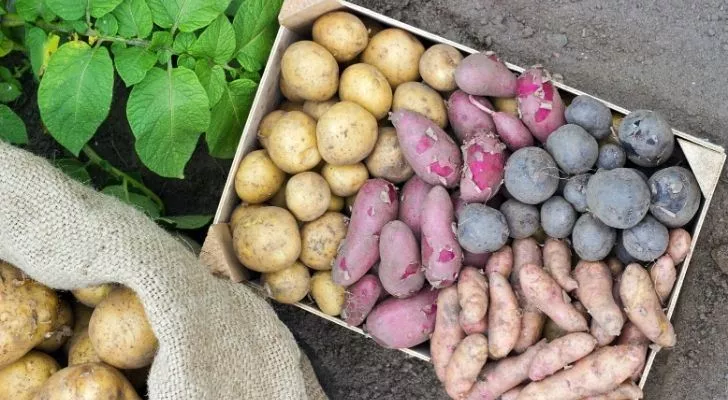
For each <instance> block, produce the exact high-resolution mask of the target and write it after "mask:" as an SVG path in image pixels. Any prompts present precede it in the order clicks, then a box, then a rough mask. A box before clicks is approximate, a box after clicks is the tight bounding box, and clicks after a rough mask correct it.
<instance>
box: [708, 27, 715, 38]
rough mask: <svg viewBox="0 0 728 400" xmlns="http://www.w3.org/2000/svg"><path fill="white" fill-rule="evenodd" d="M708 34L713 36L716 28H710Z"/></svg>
mask: <svg viewBox="0 0 728 400" xmlns="http://www.w3.org/2000/svg"><path fill="white" fill-rule="evenodd" d="M708 36H710V37H713V36H715V29H712V28H711V29H708Z"/></svg>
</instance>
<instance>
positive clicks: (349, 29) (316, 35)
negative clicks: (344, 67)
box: [311, 11, 369, 62]
mask: <svg viewBox="0 0 728 400" xmlns="http://www.w3.org/2000/svg"><path fill="white" fill-rule="evenodd" d="M311 34H312V36H313V41H314V42H316V43H318V44H320V45H321V46H324V47H325V48H326V50H328V51H329V52H330V53H331V54H332V55H333V56H334V58H335V59H336V61H338V62H346V61H349V60H352V59H354V58H355V57H356V56H358V55H359V53H361V52H362V51H363V50H364V49H365V48H366V47H367V43H369V34H368V32H367V28H366V26H364V23H363V22H362V21H361V20H360V19H359V18H357V17H356V16H355V15H354V14H350V13H348V12H343V11H334V12H330V13H328V14H324V15H322V16H320V17H319V18H318V19H316V21H315V22H314V23H313V28H312V29H311Z"/></svg>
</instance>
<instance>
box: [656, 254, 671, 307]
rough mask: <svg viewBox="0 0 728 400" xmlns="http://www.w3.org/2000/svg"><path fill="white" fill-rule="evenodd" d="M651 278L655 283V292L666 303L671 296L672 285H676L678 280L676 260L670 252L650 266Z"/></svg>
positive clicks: (661, 301) (663, 303)
mask: <svg viewBox="0 0 728 400" xmlns="http://www.w3.org/2000/svg"><path fill="white" fill-rule="evenodd" d="M650 278H651V279H652V284H653V285H655V292H657V297H659V298H660V303H661V304H662V305H665V304H666V302H667V299H668V298H669V297H670V292H672V287H673V286H675V280H677V270H676V269H675V262H674V261H673V260H672V257H670V255H669V254H665V255H663V256H662V257H660V258H658V259H657V261H655V263H654V264H652V265H651V266H650Z"/></svg>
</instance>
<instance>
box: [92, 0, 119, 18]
mask: <svg viewBox="0 0 728 400" xmlns="http://www.w3.org/2000/svg"><path fill="white" fill-rule="evenodd" d="M121 1H122V0H88V2H89V4H88V7H89V8H90V10H89V12H90V13H91V16H92V17H94V18H101V17H103V16H104V15H106V14H108V13H110V12H111V11H113V10H114V9H115V8H116V7H117V6H118V5H119V4H121Z"/></svg>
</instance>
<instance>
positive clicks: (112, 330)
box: [88, 287, 159, 369]
mask: <svg viewBox="0 0 728 400" xmlns="http://www.w3.org/2000/svg"><path fill="white" fill-rule="evenodd" d="M88 334H89V337H90V338H91V344H92V345H93V348H94V349H95V350H96V354H98V355H99V357H100V358H101V360H103V361H104V362H105V363H107V364H109V365H111V366H114V367H116V368H122V369H133V368H141V367H145V366H147V365H149V364H151V363H152V360H154V356H155V355H156V353H157V348H158V346H159V343H158V342H157V338H156V336H154V332H153V331H152V326H151V325H150V324H149V320H148V319H147V314H146V313H145V312H144V306H143V305H142V302H141V301H140V300H139V298H138V297H137V296H136V294H135V293H134V292H133V291H132V290H131V289H129V288H126V287H119V288H116V289H114V291H112V292H111V293H109V296H108V297H106V299H104V301H102V302H101V303H100V304H99V305H98V306H96V309H94V312H93V314H92V315H91V321H89V325H88Z"/></svg>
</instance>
